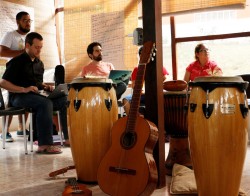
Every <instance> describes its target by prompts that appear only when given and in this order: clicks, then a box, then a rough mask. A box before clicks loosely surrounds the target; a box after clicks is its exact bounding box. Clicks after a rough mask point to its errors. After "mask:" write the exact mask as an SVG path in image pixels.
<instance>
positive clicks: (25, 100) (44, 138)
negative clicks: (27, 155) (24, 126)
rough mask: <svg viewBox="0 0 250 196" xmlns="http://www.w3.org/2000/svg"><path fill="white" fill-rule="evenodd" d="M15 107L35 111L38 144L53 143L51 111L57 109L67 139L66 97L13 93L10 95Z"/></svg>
mask: <svg viewBox="0 0 250 196" xmlns="http://www.w3.org/2000/svg"><path fill="white" fill-rule="evenodd" d="M9 101H10V103H11V105H13V106H15V107H25V108H32V111H34V113H35V115H34V116H35V118H36V119H35V121H36V130H37V134H38V135H37V136H38V145H39V146H42V145H52V144H53V137H52V135H53V111H54V110H59V112H60V121H61V125H62V131H63V134H64V138H65V139H68V127H67V97H66V96H65V97H60V98H57V99H53V100H52V99H48V98H46V97H43V96H41V95H37V94H35V93H15V94H12V95H11V96H10V100H9Z"/></svg>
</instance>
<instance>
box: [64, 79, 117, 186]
mask: <svg viewBox="0 0 250 196" xmlns="http://www.w3.org/2000/svg"><path fill="white" fill-rule="evenodd" d="M88 83H89V84H90V85H89V87H88ZM93 84H94V86H93ZM99 84H100V86H99ZM103 84H104V85H105V83H104V82H103V81H99V80H91V81H90V80H87V81H85V80H84V79H83V81H81V80H80V81H79V79H78V80H77V83H76V86H81V85H84V87H83V88H82V89H81V90H80V91H79V92H78V93H77V89H74V88H73V87H71V88H70V90H69V95H68V100H69V107H68V126H69V138H70V145H71V151H72V156H73V160H74V163H75V167H76V172H77V177H78V180H79V181H82V182H96V181H97V169H98V166H99V164H100V161H101V159H102V158H103V156H104V155H105V153H106V152H107V150H108V149H109V148H110V146H111V128H112V126H113V123H114V122H115V121H116V120H117V119H118V107H117V98H116V93H115V90H114V88H113V87H112V88H111V89H110V90H109V91H107V90H105V89H104V88H103V87H102V86H103ZM76 96H77V99H78V100H81V105H80V107H79V109H78V111H76V110H75V108H74V101H75V100H76ZM109 98H110V100H112V107H111V109H110V111H109V110H108V109H107V107H106V105H105V100H109Z"/></svg>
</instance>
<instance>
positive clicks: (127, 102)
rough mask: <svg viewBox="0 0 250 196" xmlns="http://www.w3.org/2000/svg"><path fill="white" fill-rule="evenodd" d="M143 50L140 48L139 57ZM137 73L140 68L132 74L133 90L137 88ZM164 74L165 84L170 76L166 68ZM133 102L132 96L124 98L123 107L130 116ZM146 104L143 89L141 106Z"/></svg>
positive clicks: (135, 69) (136, 68)
mask: <svg viewBox="0 0 250 196" xmlns="http://www.w3.org/2000/svg"><path fill="white" fill-rule="evenodd" d="M142 49H143V46H142V47H140V49H139V51H138V54H139V56H140V55H141V53H142ZM137 71H138V67H135V68H134V70H133V72H132V75H131V81H132V84H131V85H132V89H133V88H134V86H135V80H136V75H137ZM162 73H163V82H164V81H165V80H166V79H167V75H168V72H167V70H166V69H165V67H163V70H162ZM131 100H132V94H130V95H128V96H126V97H124V98H123V100H122V102H123V107H124V111H125V113H126V114H127V115H128V113H129V109H130V102H131ZM144 104H145V95H144V93H143V89H142V94H141V100H140V105H144Z"/></svg>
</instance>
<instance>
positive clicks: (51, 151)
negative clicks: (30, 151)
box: [36, 145, 62, 154]
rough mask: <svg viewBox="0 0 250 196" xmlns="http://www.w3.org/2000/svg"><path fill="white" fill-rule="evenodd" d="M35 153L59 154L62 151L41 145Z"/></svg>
mask: <svg viewBox="0 0 250 196" xmlns="http://www.w3.org/2000/svg"><path fill="white" fill-rule="evenodd" d="M36 152H37V153H39V154H60V153H62V150H61V148H60V147H59V146H53V145H43V146H39V147H38V149H37V151H36Z"/></svg>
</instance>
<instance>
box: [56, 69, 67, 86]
mask: <svg viewBox="0 0 250 196" xmlns="http://www.w3.org/2000/svg"><path fill="white" fill-rule="evenodd" d="M64 78H65V70H64V66H63V65H57V66H56V67H55V73H54V80H55V86H58V85H59V84H63V83H65V82H64Z"/></svg>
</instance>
